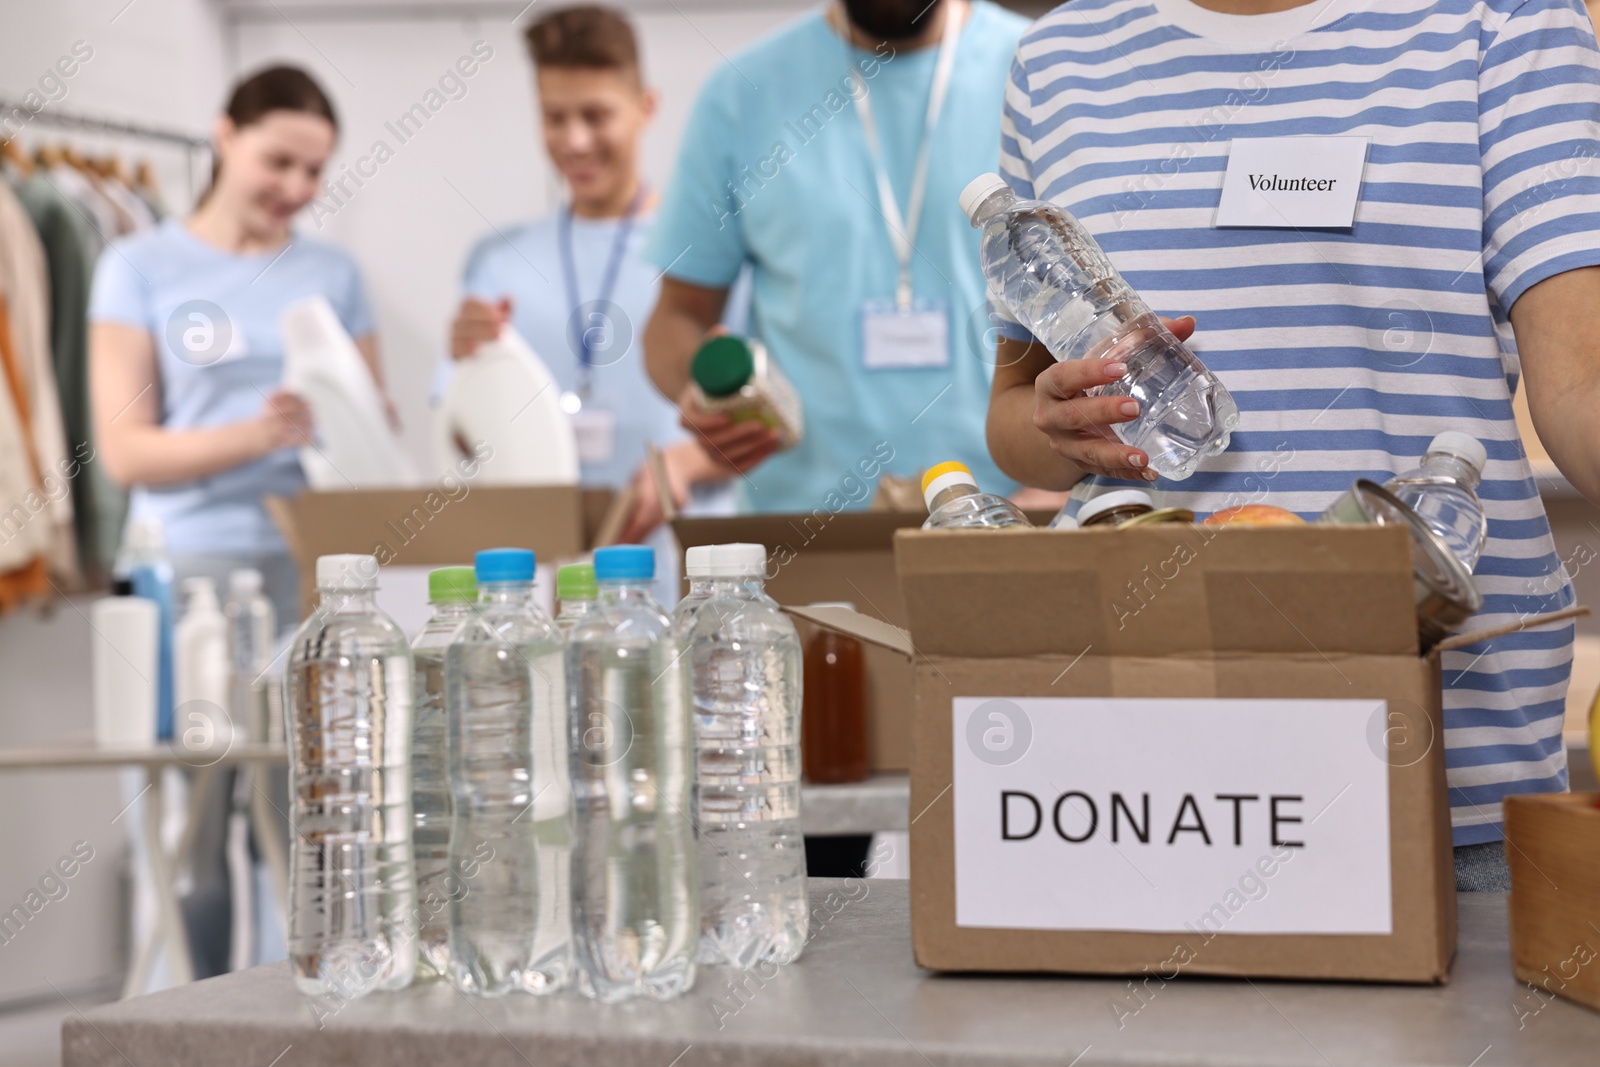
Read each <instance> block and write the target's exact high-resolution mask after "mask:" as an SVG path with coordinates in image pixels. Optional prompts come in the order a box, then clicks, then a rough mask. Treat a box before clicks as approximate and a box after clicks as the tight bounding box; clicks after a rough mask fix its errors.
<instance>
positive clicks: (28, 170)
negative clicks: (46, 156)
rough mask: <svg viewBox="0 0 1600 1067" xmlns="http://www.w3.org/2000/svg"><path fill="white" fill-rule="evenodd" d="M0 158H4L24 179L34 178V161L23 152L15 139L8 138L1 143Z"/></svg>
mask: <svg viewBox="0 0 1600 1067" xmlns="http://www.w3.org/2000/svg"><path fill="white" fill-rule="evenodd" d="M0 157H3V158H4V159H5V161H6V162H7V163H9V164H10V165H11V167H12V169H14V170H15V171H16V172H17V173H18V174H20V175H21V176H22V177H24V178H31V177H33V169H34V168H33V160H31V159H29V158H28V153H26V152H24V151H23V150H22V146H21V145H19V144H18V143H17V139H16V138H15V137H7V138H6V139H5V140H4V141H0Z"/></svg>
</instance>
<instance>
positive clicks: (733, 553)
mask: <svg viewBox="0 0 1600 1067" xmlns="http://www.w3.org/2000/svg"><path fill="white" fill-rule="evenodd" d="M766 575H767V546H766V545H752V544H742V543H736V544H731V545H712V546H711V577H713V578H765V577H766Z"/></svg>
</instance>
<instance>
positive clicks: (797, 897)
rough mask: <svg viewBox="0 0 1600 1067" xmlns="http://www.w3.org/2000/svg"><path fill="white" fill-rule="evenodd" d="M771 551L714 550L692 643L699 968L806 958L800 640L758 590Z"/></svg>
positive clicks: (721, 547) (744, 546)
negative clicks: (710, 584)
mask: <svg viewBox="0 0 1600 1067" xmlns="http://www.w3.org/2000/svg"><path fill="white" fill-rule="evenodd" d="M766 569H767V550H766V549H765V548H764V547H762V546H761V545H750V544H731V545H717V546H715V547H714V548H713V549H712V550H711V577H712V579H713V580H714V581H715V582H716V586H715V590H714V593H713V595H712V597H711V599H710V600H708V601H706V602H705V604H703V605H702V606H701V607H700V609H699V611H697V612H696V613H695V616H694V623H693V627H692V629H691V631H690V636H689V662H690V679H691V686H692V689H693V692H694V727H695V813H696V822H697V825H698V826H699V829H700V850H699V851H700V950H699V962H700V963H729V964H732V965H734V966H736V967H744V968H748V967H753V966H755V965H756V964H757V963H761V962H764V961H770V962H772V963H779V964H783V963H788V962H789V961H791V960H793V959H794V958H795V957H797V956H799V955H800V950H801V949H802V948H804V947H805V943H806V931H807V927H808V914H807V912H808V908H807V903H806V849H805V835H804V833H803V831H802V830H801V827H800V702H801V684H802V683H801V678H802V673H801V662H800V637H799V635H798V634H797V633H796V632H795V628H794V623H792V622H790V621H789V617H788V616H787V615H785V614H784V613H783V612H782V611H781V610H779V608H778V605H777V603H776V602H774V601H773V600H772V598H771V597H769V596H767V595H766V593H765V592H764V591H763V589H762V580H763V579H764V578H765V576H766Z"/></svg>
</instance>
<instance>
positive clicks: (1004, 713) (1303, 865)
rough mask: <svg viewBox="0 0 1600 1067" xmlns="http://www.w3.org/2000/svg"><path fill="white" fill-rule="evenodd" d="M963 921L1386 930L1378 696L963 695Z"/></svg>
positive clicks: (957, 767) (1385, 821)
mask: <svg viewBox="0 0 1600 1067" xmlns="http://www.w3.org/2000/svg"><path fill="white" fill-rule="evenodd" d="M952 713H953V716H954V721H953V723H952V725H953V727H954V732H953V735H952V742H953V744H952V752H951V755H952V757H953V759H952V765H953V770H954V783H953V786H954V788H953V789H952V797H953V798H954V799H953V804H954V830H955V882H956V900H955V912H956V924H957V925H959V926H973V927H1000V928H1005V929H1022V930H1134V931H1146V932H1162V933H1181V932H1183V931H1186V930H1187V931H1192V932H1205V931H1210V932H1212V933H1230V934H1388V933H1390V932H1391V931H1392V929H1393V916H1392V914H1391V905H1390V902H1391V900H1392V896H1393V894H1392V886H1391V884H1390V871H1389V763H1388V761H1387V760H1386V759H1385V758H1384V753H1386V751H1387V750H1386V748H1385V745H1386V743H1387V741H1388V739H1389V730H1390V721H1389V715H1388V708H1387V704H1386V702H1384V701H1382V700H1301V699H1283V700H1273V699H1227V700H1220V699H1193V700H1188V699H1183V700H1179V699H1147V698H1111V697H1094V698H1078V697H1074V698H1066V697H1010V698H1007V697H988V698H985V697H956V698H955V699H954V701H953V702H952Z"/></svg>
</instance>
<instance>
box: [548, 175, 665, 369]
mask: <svg viewBox="0 0 1600 1067" xmlns="http://www.w3.org/2000/svg"><path fill="white" fill-rule="evenodd" d="M648 193H649V187H648V186H646V185H643V184H641V185H640V186H639V191H638V192H637V193H635V194H634V196H633V199H632V200H631V201H629V203H628V209H627V210H626V211H625V212H623V215H622V222H621V223H619V224H618V226H617V234H616V236H615V237H613V238H612V240H611V253H610V256H609V258H607V260H606V267H605V271H604V272H603V273H602V274H601V276H600V296H599V299H598V302H599V303H602V304H605V303H609V302H610V300H611V296H612V294H613V293H614V292H615V291H616V288H617V275H619V274H620V273H621V272H622V256H623V253H624V252H625V251H627V247H628V236H629V234H631V233H632V232H633V223H634V219H635V217H637V215H638V213H639V208H640V207H641V206H643V204H644V199H645V197H646V196H647V195H648ZM560 230H561V234H560V237H561V239H560V246H561V273H562V275H563V277H564V279H565V281H566V287H567V305H568V306H569V307H570V308H571V309H572V310H571V312H569V315H570V314H576V313H577V311H578V309H579V307H581V306H582V302H581V301H580V300H579V299H578V266H577V262H576V260H575V258H574V256H573V253H572V205H571V204H570V203H569V204H566V205H565V206H563V207H562V209H561V224H560ZM568 329H569V331H570V330H572V329H576V330H577V331H578V336H577V338H576V344H574V346H573V347H575V348H576V349H577V350H578V359H579V362H580V368H579V381H580V383H581V385H580V389H579V391H580V392H582V393H584V394H587V393H588V392H589V385H590V378H591V376H592V374H593V371H594V357H593V353H592V352H591V350H590V348H589V331H588V329H587V328H586V327H585V324H584V323H581V322H576V321H571V320H570V319H569V322H568ZM572 340H573V339H572V338H570V337H569V338H568V341H569V342H570V341H572Z"/></svg>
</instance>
